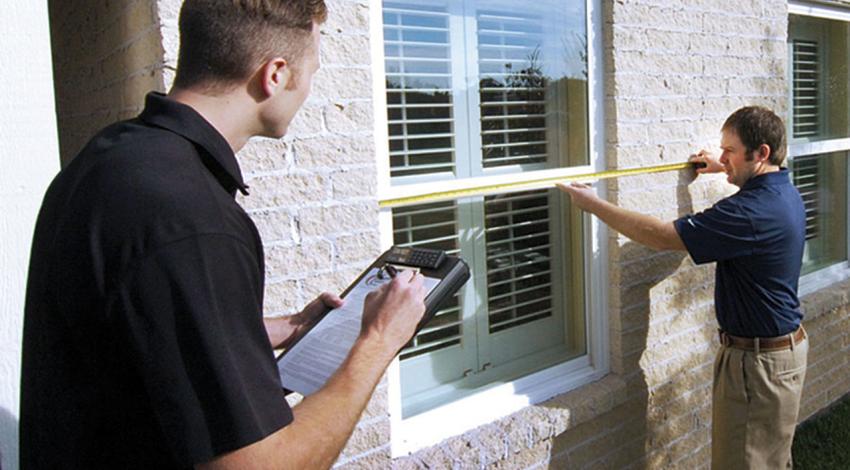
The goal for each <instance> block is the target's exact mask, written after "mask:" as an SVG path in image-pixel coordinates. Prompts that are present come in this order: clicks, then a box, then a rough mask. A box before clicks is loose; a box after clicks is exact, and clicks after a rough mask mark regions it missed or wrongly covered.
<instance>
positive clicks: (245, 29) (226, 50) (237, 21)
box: [174, 0, 327, 91]
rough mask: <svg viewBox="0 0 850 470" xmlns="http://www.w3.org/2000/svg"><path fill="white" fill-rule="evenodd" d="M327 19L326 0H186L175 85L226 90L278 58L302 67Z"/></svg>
mask: <svg viewBox="0 0 850 470" xmlns="http://www.w3.org/2000/svg"><path fill="white" fill-rule="evenodd" d="M326 18H327V7H326V6H325V2H324V0H186V1H185V2H183V6H182V8H181V9H180V22H179V23H180V54H179V57H178V62H177V76H176V77H175V79H174V86H176V87H178V88H193V87H194V88H197V87H201V88H203V89H204V90H206V91H211V90H212V91H215V90H221V89H226V88H228V87H230V86H232V85H233V84H235V83H237V82H239V81H241V80H244V79H247V78H248V77H250V76H251V74H252V73H253V72H254V70H255V69H256V68H257V67H258V66H259V65H260V64H262V63H263V62H265V61H266V60H269V59H271V58H273V57H277V56H280V57H283V58H284V59H286V60H287V62H288V63H289V64H290V65H292V66H293V67H294V68H295V70H297V65H298V64H299V62H300V60H301V57H302V55H303V52H304V51H305V50H307V48H308V47H311V42H310V34H311V32H312V30H313V23H314V22H315V23H322V22H324V21H325V19H326Z"/></svg>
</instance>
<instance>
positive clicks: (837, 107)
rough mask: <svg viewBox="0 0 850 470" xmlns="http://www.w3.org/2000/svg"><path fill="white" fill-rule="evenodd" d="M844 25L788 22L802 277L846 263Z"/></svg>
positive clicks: (848, 126) (848, 93) (849, 51)
mask: <svg viewBox="0 0 850 470" xmlns="http://www.w3.org/2000/svg"><path fill="white" fill-rule="evenodd" d="M848 25H850V24H848V23H847V22H842V21H833V20H825V19H815V18H806V17H802V16H796V15H791V17H790V20H789V28H788V31H789V36H788V59H789V83H790V85H791V86H790V92H789V95H790V96H789V101H790V104H791V119H790V122H789V125H788V128H789V138H790V139H789V159H790V160H791V161H790V163H789V167H790V169H791V178H792V181H793V182H794V185H795V186H796V187H797V189H798V190H799V191H800V195H801V196H802V198H803V204H804V206H805V210H806V247H805V251H804V254H803V273H804V274H807V273H813V272H815V271H818V270H820V269H823V268H827V267H829V266H833V265H836V264H837V263H840V262H843V261H846V259H847V187H848V180H847V155H848V150H850V107H848V103H850V79H848V78H849V77H850V76H848V70H847V67H848V62H850V34H849V33H848V32H850V27H848Z"/></svg>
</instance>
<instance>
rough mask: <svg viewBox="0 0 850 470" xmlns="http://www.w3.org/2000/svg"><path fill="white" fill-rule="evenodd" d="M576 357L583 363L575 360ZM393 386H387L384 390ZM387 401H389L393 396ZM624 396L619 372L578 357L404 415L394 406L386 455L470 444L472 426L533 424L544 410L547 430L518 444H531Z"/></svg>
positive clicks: (570, 426) (585, 418)
mask: <svg viewBox="0 0 850 470" xmlns="http://www.w3.org/2000/svg"><path fill="white" fill-rule="evenodd" d="M579 361H584V362H585V365H584V366H583V367H582V366H581V365H580V364H577V362H579ZM570 369H572V371H571V372H568V370H570ZM600 379H601V380H600ZM390 380H392V379H390ZM394 388H396V387H393V386H390V390H393V389H394ZM396 389H397V388H396ZM565 392H566V393H565ZM396 398H397V397H396ZM389 399H390V403H393V397H392V396H391V397H389ZM550 399H551V400H550ZM625 400H626V384H625V382H624V381H623V380H622V379H621V378H620V377H619V376H616V375H613V374H609V375H607V376H605V373H604V372H600V371H598V370H595V369H594V368H592V367H591V366H590V365H589V364H587V358H586V357H583V358H578V359H575V360H573V361H568V362H566V363H564V364H560V365H557V366H554V367H551V368H549V369H546V370H543V371H540V372H538V373H536V374H531V375H529V376H527V377H523V378H522V379H519V380H516V381H514V382H511V383H507V384H502V385H499V386H496V387H492V388H490V389H488V390H486V391H483V392H481V393H478V394H475V395H472V396H469V397H467V398H465V399H461V400H458V401H455V402H453V403H449V404H446V405H444V406H442V407H439V408H436V409H433V410H431V411H428V412H425V413H422V414H420V415H416V416H413V417H411V418H408V419H400V416H401V413H400V410H391V412H390V414H391V418H390V419H391V452H392V457H393V458H395V457H401V456H405V455H409V454H412V453H414V452H416V451H418V450H422V449H426V448H428V447H431V446H434V445H435V444H437V443H440V442H442V441H447V442H451V441H458V442H462V443H463V445H471V446H472V447H475V445H476V444H474V443H472V442H470V438H471V437H472V436H474V435H475V431H474V430H475V428H478V427H482V426H485V425H488V424H492V425H495V426H497V427H503V425H507V424H508V422H512V421H517V420H519V421H528V422H529V423H538V424H539V423H540V420H541V413H545V414H546V419H545V422H547V423H549V424H548V426H547V431H546V432H545V433H542V434H539V435H537V434H538V433H535V436H534V439H533V441H534V442H528V439H524V440H523V443H522V444H521V445H533V444H534V443H536V442H540V441H542V440H544V439H548V438H550V437H552V436H555V435H558V434H561V433H563V432H564V431H566V430H567V429H569V428H572V427H574V426H577V425H578V424H580V423H582V422H585V421H588V420H590V419H592V418H593V417H595V416H599V415H601V414H603V413H605V412H607V411H609V410H611V409H612V408H614V407H615V406H617V405H619V404H622V403H623V402H625ZM396 403H398V401H396ZM391 407H392V405H391ZM537 427H539V426H535V428H537ZM526 437H528V436H526ZM476 441H478V440H477V439H476Z"/></svg>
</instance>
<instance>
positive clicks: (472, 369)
mask: <svg viewBox="0 0 850 470" xmlns="http://www.w3.org/2000/svg"><path fill="white" fill-rule="evenodd" d="M550 3H552V2H550ZM554 3H555V4H562V5H565V4H567V3H571V2H568V1H567V0H562V1H558V2H554ZM575 3H577V4H579V5H580V8H581V12H583V11H584V10H583V8H584V7H583V5H584V4H583V2H582V3H578V2H575ZM583 15H584V14H583V13H582V17H581V18H575V19H574V22H575V23H576V24H579V25H581V28H584V17H583ZM563 17H564V16H563V15H558V14H554V15H553V14H551V11H549V14H548V15H547V14H546V9H545V8H540V7H539V6H538V7H535V8H529V7H527V6H523V5H521V4H518V3H515V2H508V1H504V0H491V1H471V0H467V1H451V2H449V1H435V0H431V1H416V2H412V1H411V2H396V1H385V2H384V4H383V21H384V52H385V70H386V84H387V114H388V130H389V151H390V165H389V167H390V176H391V183H392V184H393V185H404V184H407V183H413V182H423V181H446V180H451V179H454V178H458V177H461V178H469V177H477V176H482V175H487V174H490V173H492V172H497V173H500V174H505V173H516V172H523V171H533V170H540V169H545V168H549V167H553V166H554V165H556V164H557V163H554V162H559V161H567V160H570V161H577V162H586V161H587V149H586V148H585V147H586V145H583V144H582V143H583V142H586V138H585V137H584V136H581V138H580V139H578V138H576V139H577V140H576V141H577V142H578V144H574V145H573V147H572V148H571V150H570V151H571V152H572V153H574V154H575V155H571V158H570V159H568V158H561V157H563V156H564V154H565V153H566V152H567V148H566V145H565V141H559V139H563V140H565V138H564V137H563V136H564V135H565V132H566V131H564V130H563V129H566V128H567V127H568V126H567V116H568V115H569V114H570V113H573V114H574V115H581V116H582V117H581V119H582V120H581V121H580V122H581V123H583V122H585V121H584V120H585V119H586V114H587V107H586V106H587V105H586V72H585V74H584V75H583V76H579V77H577V78H576V77H566V76H565V72H564V69H565V67H564V66H563V65H557V64H558V61H561V62H563V61H564V54H563V48H562V47H560V46H561V44H562V42H563V40H562V39H561V37H560V36H559V34H552V33H551V31H572V30H570V28H569V25H568V24H567V23H566V22H565V21H563ZM547 25H548V28H549V29H548V30H547V29H546V28H547ZM547 31H548V32H549V33H548V34H547ZM583 31H584V30H583V29H581V34H584V33H583ZM572 34H573V35H575V34H577V33H575V32H574V31H572ZM547 41H549V43H547ZM553 41H555V42H554V43H553ZM552 44H555V47H553V46H552ZM555 51H558V52H559V53H558V54H555ZM578 57H586V55H585V56H581V55H578ZM573 68H574V69H576V70H586V64H578V65H576V64H573ZM579 75H580V74H579ZM568 82H569V86H571V87H573V88H574V89H578V90H581V91H582V93H584V94H578V93H576V95H575V96H574V97H573V103H578V104H577V105H575V106H576V109H569V110H567V109H564V107H565V104H564V103H567V102H568V100H566V99H565V97H564V96H562V95H559V94H558V93H559V91H558V90H559V88H558V86H555V85H556V83H559V84H560V85H561V88H562V89H566V88H567V85H566V84H567V83H568ZM562 94H563V93H562ZM573 129H579V131H576V132H575V133H576V134H577V135H579V134H584V133H586V131H584V130H583V128H582V127H581V126H575V125H574V126H573ZM575 149H577V150H575ZM555 157H557V158H555ZM567 212H568V207H567V206H566V203H565V198H564V197H563V195H561V194H560V192H558V191H556V190H540V191H530V192H523V193H514V194H503V195H494V196H487V197H474V198H465V199H460V200H457V201H451V202H443V203H433V204H421V205H415V206H410V207H402V208H395V209H393V210H392V220H393V242H394V243H395V244H397V245H403V246H424V247H435V248H440V249H444V250H447V251H449V252H450V253H457V254H459V255H461V256H462V257H463V258H464V259H465V260H466V261H467V262H468V263H469V264H470V267H471V268H472V278H471V279H470V281H469V282H468V283H467V285H466V287H465V288H464V289H463V290H462V291H461V292H460V293H459V294H458V295H457V296H456V297H455V299H453V301H452V302H451V304H450V305H449V306H448V307H447V308H445V309H443V310H442V311H441V312H438V314H437V315H436V316H435V318H434V320H432V321H431V322H430V323H429V324H428V325H427V326H426V327H425V328H424V329H423V330H422V331H421V332H420V333H419V334H417V336H416V337H415V338H414V339H413V341H411V343H410V344H408V345H407V346H406V347H405V348H404V350H403V351H402V354H401V360H402V362H401V378H402V395H403V398H402V408H403V415H404V416H405V417H407V416H412V415H415V414H417V413H420V412H422V411H426V410H428V409H430V408H432V407H434V406H436V405H439V404H440V403H445V402H446V401H450V400H453V399H456V398H459V397H461V396H463V395H464V394H468V393H471V392H472V391H474V390H475V389H476V388H478V387H482V386H486V385H487V384H488V383H492V382H493V381H504V380H512V379H514V378H517V377H519V376H522V375H524V374H527V373H530V372H533V371H535V370H540V369H541V368H544V367H547V366H549V365H552V364H554V363H556V362H559V361H563V360H565V359H566V358H567V357H571V356H574V355H576V354H580V353H581V352H582V351H583V350H581V348H582V347H583V344H584V343H583V341H584V330H583V329H582V328H580V327H576V326H575V325H581V324H583V321H573V320H571V319H570V318H572V317H582V318H583V315H584V312H583V310H582V309H579V310H575V311H573V310H570V309H568V308H567V305H568V303H569V302H571V301H572V300H570V299H571V297H570V292H569V291H570V289H571V288H572V286H578V285H580V284H581V281H580V280H581V279H582V272H583V271H582V267H581V266H582V265H581V260H578V262H574V261H575V260H573V258H571V257H570V253H571V249H570V248H569V244H570V243H581V240H580V239H579V238H580V237H578V238H576V237H574V236H571V234H573V233H579V234H580V233H581V230H571V229H570V226H569V224H568V222H567V217H566V215H567ZM573 270H575V273H574V272H573ZM579 290H580V289H579ZM579 295H580V294H579ZM571 305H572V304H571ZM576 305H581V303H580V302H579V303H578V304H576ZM573 330H576V331H573ZM568 338H577V341H576V342H575V343H576V344H568V343H569V341H568ZM579 343H580V345H579Z"/></svg>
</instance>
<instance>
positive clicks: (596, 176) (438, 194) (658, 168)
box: [378, 162, 694, 208]
mask: <svg viewBox="0 0 850 470" xmlns="http://www.w3.org/2000/svg"><path fill="white" fill-rule="evenodd" d="M693 166H694V163H692V162H684V163H669V164H666V165H655V166H648V167H643V168H625V169H622V170H607V171H598V172H595V173H582V174H576V175H565V176H553V177H550V178H541V179H536V180H529V181H519V182H516V183H501V184H489V185H481V186H473V187H469V188H462V189H452V190H447V191H434V192H430V193H426V194H416V195H412V196H403V197H396V198H390V199H382V200H380V201H378V206H379V207H381V208H386V207H399V206H408V205H411V204H424V203H427V202H436V201H444V200H449V199H457V198H461V197H470V196H483V195H486V194H493V193H507V192H514V191H522V190H529V189H543V188H547V187H550V186H554V185H555V183H560V182H566V181H582V180H600V179H607V178H619V177H620V176H633V175H643V174H647V173H662V172H665V171H675V170H684V169H685V168H691V167H693Z"/></svg>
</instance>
